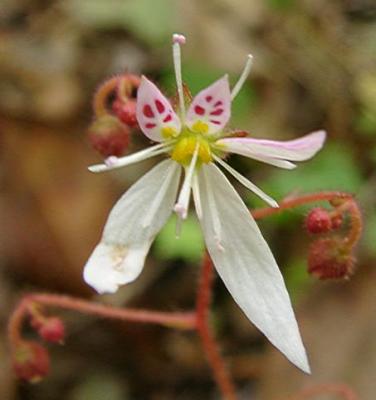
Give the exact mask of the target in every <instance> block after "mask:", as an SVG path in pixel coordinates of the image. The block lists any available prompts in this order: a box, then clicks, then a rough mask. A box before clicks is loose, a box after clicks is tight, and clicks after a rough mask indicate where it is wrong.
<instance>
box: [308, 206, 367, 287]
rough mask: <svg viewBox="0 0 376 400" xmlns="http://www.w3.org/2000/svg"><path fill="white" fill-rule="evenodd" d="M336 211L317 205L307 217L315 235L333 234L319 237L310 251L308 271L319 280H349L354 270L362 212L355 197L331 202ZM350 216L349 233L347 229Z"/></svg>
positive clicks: (310, 228) (310, 231) (310, 229)
mask: <svg viewBox="0 0 376 400" xmlns="http://www.w3.org/2000/svg"><path fill="white" fill-rule="evenodd" d="M331 205H332V206H333V209H332V210H329V209H325V208H314V209H312V210H311V211H310V212H309V214H308V215H307V217H306V220H305V225H306V228H307V231H308V232H309V233H311V234H313V235H317V234H330V236H328V237H324V238H322V237H320V238H318V239H315V240H314V241H313V242H312V244H311V246H310V250H309V255H308V272H309V273H310V274H311V275H313V276H315V277H317V278H319V279H322V280H324V279H347V278H349V277H350V276H351V275H352V274H353V273H354V264H355V258H354V256H353V247H354V245H355V243H356V242H357V240H358V238H359V233H358V230H359V227H358V225H359V224H358V223H356V222H360V214H359V210H358V207H357V206H356V203H355V201H354V200H353V199H345V200H341V201H335V202H331ZM344 214H347V215H348V219H349V224H348V225H349V232H345V230H344V229H342V230H341V232H339V233H335V234H334V233H333V232H334V231H338V230H339V229H341V228H343V225H344V223H343V221H344Z"/></svg>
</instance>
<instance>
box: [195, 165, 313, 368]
mask: <svg viewBox="0 0 376 400" xmlns="http://www.w3.org/2000/svg"><path fill="white" fill-rule="evenodd" d="M198 180H199V187H200V200H201V204H200V208H201V214H202V216H201V220H200V222H201V225H202V229H203V231H204V237H205V242H206V246H207V248H208V251H209V253H210V256H211V258H212V260H213V262H214V265H215V267H216V269H217V271H218V274H219V275H220V277H221V278H222V280H223V282H224V284H225V285H226V287H227V289H228V290H229V292H230V293H231V294H232V296H233V298H234V300H235V301H236V303H237V304H238V305H239V307H240V308H241V309H242V310H243V312H244V313H245V315H246V316H247V317H248V318H249V319H250V320H251V321H252V322H253V323H254V324H255V325H256V326H257V328H258V329H259V330H260V331H261V332H263V333H264V335H265V336H266V337H267V338H268V339H269V340H270V342H271V343H272V344H273V345H274V346H276V347H277V348H278V349H279V350H280V351H281V352H282V353H283V354H284V355H285V356H286V357H287V358H288V359H289V360H290V361H291V362H292V363H294V364H295V365H296V366H297V367H299V368H300V369H302V370H303V371H305V372H309V365H308V360H307V356H306V352H305V349H304V346H303V343H302V339H301V337H300V333H299V328H298V325H297V322H296V319H295V316H294V312H293V309H292V306H291V302H290V299H289V295H288V292H287V290H286V287H285V284H284V281H283V277H282V275H281V273H280V271H279V268H278V266H277V264H276V262H275V260H274V257H273V255H272V253H271V251H270V249H269V247H268V245H267V243H266V242H265V240H264V238H263V237H262V235H261V232H260V230H259V228H258V227H257V225H256V223H255V221H254V220H253V218H252V216H251V214H250V212H249V210H247V208H246V207H245V205H244V203H243V202H242V200H241V198H240V197H239V195H238V194H237V193H236V191H235V190H234V188H233V187H232V186H231V184H230V183H229V181H228V180H227V179H226V177H225V176H224V175H223V174H222V172H221V171H220V170H219V169H218V168H217V167H216V166H215V165H213V164H205V165H203V166H202V168H201V170H200V171H199V175H198Z"/></svg>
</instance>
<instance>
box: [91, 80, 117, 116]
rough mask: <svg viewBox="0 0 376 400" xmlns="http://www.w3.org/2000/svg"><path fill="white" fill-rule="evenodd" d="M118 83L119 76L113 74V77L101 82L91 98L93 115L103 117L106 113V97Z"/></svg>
mask: <svg viewBox="0 0 376 400" xmlns="http://www.w3.org/2000/svg"><path fill="white" fill-rule="evenodd" d="M118 85H119V77H118V76H114V77H113V78H110V79H108V80H107V81H105V82H103V83H102V85H101V86H100V87H99V88H98V90H97V91H96V92H95V95H94V99H93V110H94V114H95V116H96V117H97V118H98V117H103V116H104V115H107V114H108V109H107V107H108V104H107V102H108V98H109V96H110V94H111V93H113V92H114V91H115V90H116V89H117V87H118Z"/></svg>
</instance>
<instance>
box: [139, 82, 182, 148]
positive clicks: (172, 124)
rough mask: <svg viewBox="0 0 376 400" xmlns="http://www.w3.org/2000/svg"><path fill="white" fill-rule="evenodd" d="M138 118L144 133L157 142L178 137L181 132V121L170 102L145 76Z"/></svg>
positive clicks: (140, 91)
mask: <svg viewBox="0 0 376 400" xmlns="http://www.w3.org/2000/svg"><path fill="white" fill-rule="evenodd" d="M136 117H137V122H138V124H139V125H140V128H141V130H142V132H143V133H144V134H145V135H146V136H147V137H148V138H149V139H151V140H154V141H155V142H162V141H164V140H166V139H168V138H169V137H173V136H177V135H179V133H180V130H181V122H180V119H179V117H178V116H177V115H176V113H175V111H174V110H173V109H172V106H171V104H170V102H169V101H168V100H167V99H166V97H165V96H164V95H163V94H162V93H161V91H160V90H159V89H158V88H157V87H156V86H155V85H154V83H152V82H151V81H149V80H148V79H147V78H145V77H144V76H143V77H142V79H141V84H140V87H139V88H138V91H137V106H136Z"/></svg>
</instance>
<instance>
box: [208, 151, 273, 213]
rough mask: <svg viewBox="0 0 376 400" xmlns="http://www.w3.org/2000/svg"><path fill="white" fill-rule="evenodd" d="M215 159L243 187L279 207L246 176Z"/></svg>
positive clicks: (271, 204) (217, 158)
mask: <svg viewBox="0 0 376 400" xmlns="http://www.w3.org/2000/svg"><path fill="white" fill-rule="evenodd" d="M213 158H214V159H215V161H216V162H217V163H218V164H220V165H221V166H222V167H223V168H224V169H226V170H227V171H228V172H229V173H230V174H231V175H232V176H233V177H234V178H235V179H237V180H238V181H239V182H240V183H241V184H242V185H244V186H245V187H246V188H247V189H249V190H251V191H252V192H253V193H255V194H256V195H257V196H259V197H260V198H261V199H263V200H264V201H265V202H266V203H268V204H269V205H270V206H271V207H274V208H278V207H279V205H278V203H277V202H276V201H275V200H274V199H272V198H271V197H270V196H268V195H267V194H266V193H264V192H263V191H262V190H261V189H260V188H258V187H257V186H256V185H255V184H253V183H252V182H251V181H249V180H248V179H247V178H246V177H245V176H243V175H242V174H240V173H239V172H238V171H236V170H235V169H234V168H232V167H230V165H228V164H227V163H226V162H224V161H223V160H222V159H220V158H219V157H217V156H216V155H213Z"/></svg>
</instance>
